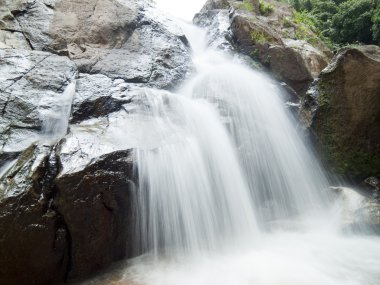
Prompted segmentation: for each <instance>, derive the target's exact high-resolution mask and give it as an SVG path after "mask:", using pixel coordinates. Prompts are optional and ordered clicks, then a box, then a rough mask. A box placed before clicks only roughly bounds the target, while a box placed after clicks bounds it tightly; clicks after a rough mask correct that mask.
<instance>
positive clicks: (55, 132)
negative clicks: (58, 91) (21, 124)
mask: <svg viewBox="0 0 380 285" xmlns="http://www.w3.org/2000/svg"><path fill="white" fill-rule="evenodd" d="M75 86H76V83H75V81H73V82H71V83H70V84H69V85H67V87H66V88H65V90H64V91H63V93H62V95H60V96H59V98H54V102H52V103H51V104H49V105H50V106H49V108H48V109H46V110H43V111H42V112H41V120H42V131H41V137H42V140H45V141H56V140H58V139H61V138H62V137H64V136H65V135H66V133H67V128H68V125H69V117H70V113H71V105H72V101H73V97H74V94H75ZM45 103H46V102H45Z"/></svg>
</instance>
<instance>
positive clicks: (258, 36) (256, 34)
mask: <svg viewBox="0 0 380 285" xmlns="http://www.w3.org/2000/svg"><path fill="white" fill-rule="evenodd" d="M251 39H252V41H253V42H254V43H255V44H261V45H263V44H265V43H267V42H269V41H270V38H268V36H267V35H266V34H265V33H264V32H262V31H257V30H253V31H252V32H251Z"/></svg>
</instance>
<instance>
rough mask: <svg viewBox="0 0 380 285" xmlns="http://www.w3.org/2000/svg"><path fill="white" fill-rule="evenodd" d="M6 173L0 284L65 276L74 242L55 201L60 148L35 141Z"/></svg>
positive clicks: (0, 207)
mask: <svg viewBox="0 0 380 285" xmlns="http://www.w3.org/2000/svg"><path fill="white" fill-rule="evenodd" d="M2 170H3V171H0V172H2V173H1V174H0V175H1V178H0V283H1V284H9V285H13V284H15V285H16V284H17V285H19V284H53V283H57V282H61V281H63V280H64V279H65V277H66V274H67V270H68V265H69V250H70V249H69V247H70V241H69V236H68V232H67V228H66V225H65V222H64V219H63V218H62V216H61V215H60V213H59V212H57V211H56V209H55V208H54V207H53V206H52V204H51V199H52V198H53V196H54V191H55V190H54V188H53V187H52V183H53V182H52V179H53V178H54V176H55V175H56V172H57V171H58V169H57V164H56V160H55V155H54V149H53V148H51V147H44V146H40V147H36V146H31V147H30V148H28V149H26V150H25V151H24V152H23V153H22V154H21V155H20V158H19V159H18V160H17V162H14V163H12V164H11V165H9V167H8V168H7V169H4V168H3V169H2Z"/></svg>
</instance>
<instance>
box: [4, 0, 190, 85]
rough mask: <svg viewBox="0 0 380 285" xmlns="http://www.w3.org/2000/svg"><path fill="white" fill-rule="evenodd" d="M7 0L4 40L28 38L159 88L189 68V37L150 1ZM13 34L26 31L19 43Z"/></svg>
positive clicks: (86, 66) (92, 67)
mask: <svg viewBox="0 0 380 285" xmlns="http://www.w3.org/2000/svg"><path fill="white" fill-rule="evenodd" d="M2 1H3V2H5V4H6V5H7V6H6V8H3V12H2V13H0V16H2V18H1V19H0V20H1V21H2V22H1V23H2V25H3V26H4V29H3V31H7V35H6V36H5V35H4V36H3V37H4V38H6V39H7V41H6V42H5V43H3V45H7V46H10V47H13V46H25V41H26V42H28V43H29V44H30V48H32V49H36V50H44V51H50V52H53V53H58V54H62V55H67V56H69V57H70V59H72V60H73V61H74V62H75V63H76V64H77V66H78V68H79V70H80V71H81V72H84V73H92V74H93V73H101V74H103V75H106V76H108V77H110V78H113V79H117V78H121V79H124V80H125V81H127V82H131V83H144V84H147V85H149V86H152V87H157V88H171V87H173V86H174V85H175V83H178V81H180V80H181V79H183V78H184V76H185V75H186V73H187V72H188V71H189V70H190V67H191V59H190V56H189V47H188V46H187V41H186V38H185V36H184V35H183V33H182V31H181V30H180V29H179V28H178V27H177V26H176V24H174V23H173V22H172V21H171V20H169V19H167V18H165V17H164V16H163V15H161V14H160V13H159V12H158V11H157V10H156V9H155V8H154V6H153V4H152V3H150V2H149V1H132V0H123V1H117V0H100V1H98V0H85V1H78V0H36V1H24V0H17V1H10V0H2ZM14 34H16V35H18V37H20V36H21V35H22V36H23V37H21V40H20V41H19V43H17V44H16V43H15V41H16V39H14V38H15V36H14ZM12 35H13V37H12V41H11V40H8V38H10V37H11V36H12ZM0 38H1V34H0Z"/></svg>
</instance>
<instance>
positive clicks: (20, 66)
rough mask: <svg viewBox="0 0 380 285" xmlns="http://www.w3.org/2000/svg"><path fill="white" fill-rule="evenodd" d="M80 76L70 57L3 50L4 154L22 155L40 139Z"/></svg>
mask: <svg viewBox="0 0 380 285" xmlns="http://www.w3.org/2000/svg"><path fill="white" fill-rule="evenodd" d="M76 72H77V71H76V66H75V64H74V63H73V62H71V61H70V60H69V59H67V58H66V57H61V56H57V55H53V54H50V53H46V52H39V51H23V50H14V49H4V50H0V110H1V115H2V116H1V118H0V153H2V152H7V153H12V152H21V151H23V150H24V149H26V148H27V147H29V146H30V145H31V144H32V143H34V142H36V141H37V140H39V139H40V135H41V133H42V128H43V126H44V124H45V123H47V122H48V121H51V120H53V118H52V117H51V116H50V117H49V115H48V113H49V112H55V110H56V109H57V108H60V104H61V103H62V100H61V99H62V98H63V96H64V91H65V89H66V87H67V86H68V85H69V84H70V83H72V82H73V81H74V79H75V77H76Z"/></svg>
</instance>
